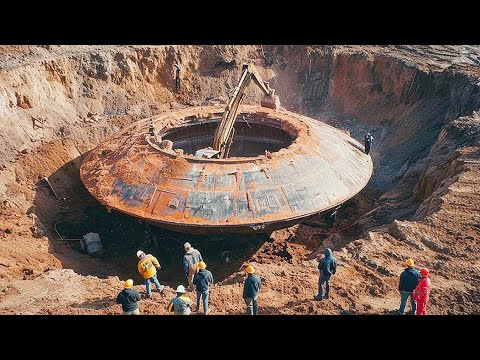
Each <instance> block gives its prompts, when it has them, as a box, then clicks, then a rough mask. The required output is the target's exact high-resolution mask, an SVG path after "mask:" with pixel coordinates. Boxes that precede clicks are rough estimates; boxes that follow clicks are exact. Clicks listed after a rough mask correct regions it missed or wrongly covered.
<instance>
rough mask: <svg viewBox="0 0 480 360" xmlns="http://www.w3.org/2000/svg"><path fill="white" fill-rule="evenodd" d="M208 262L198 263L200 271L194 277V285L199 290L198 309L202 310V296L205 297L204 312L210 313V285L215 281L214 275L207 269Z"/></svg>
mask: <svg viewBox="0 0 480 360" xmlns="http://www.w3.org/2000/svg"><path fill="white" fill-rule="evenodd" d="M206 267H207V264H205V263H204V262H203V261H200V262H199V263H198V269H199V270H198V272H197V273H196V274H195V276H194V277H193V285H195V289H196V290H197V311H200V298H202V299H203V313H204V314H205V315H208V285H209V284H212V283H213V275H212V273H211V272H210V271H208V270H207V269H205V268H206Z"/></svg>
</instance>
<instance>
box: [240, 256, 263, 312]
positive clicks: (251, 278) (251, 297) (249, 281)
mask: <svg viewBox="0 0 480 360" xmlns="http://www.w3.org/2000/svg"><path fill="white" fill-rule="evenodd" d="M246 270H247V273H248V276H247V278H246V280H245V283H244V284H243V300H244V301H245V304H246V305H247V315H257V313H258V291H259V290H260V287H261V286H262V280H260V277H258V276H257V275H254V274H253V273H254V272H255V268H254V267H253V266H252V265H248V266H247V269H246Z"/></svg>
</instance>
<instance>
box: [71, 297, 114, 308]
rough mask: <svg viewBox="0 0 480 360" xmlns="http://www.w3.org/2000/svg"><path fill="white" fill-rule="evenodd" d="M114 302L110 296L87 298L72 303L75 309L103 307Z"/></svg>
mask: <svg viewBox="0 0 480 360" xmlns="http://www.w3.org/2000/svg"><path fill="white" fill-rule="evenodd" d="M114 304H115V301H114V300H112V298H111V297H104V298H103V299H97V300H87V301H84V302H81V303H78V304H73V305H72V307H73V308H75V309H105V308H107V307H110V306H112V305H114Z"/></svg>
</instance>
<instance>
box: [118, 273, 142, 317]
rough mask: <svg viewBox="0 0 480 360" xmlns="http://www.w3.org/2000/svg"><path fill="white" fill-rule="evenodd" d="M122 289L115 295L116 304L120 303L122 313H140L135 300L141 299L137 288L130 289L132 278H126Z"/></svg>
mask: <svg viewBox="0 0 480 360" xmlns="http://www.w3.org/2000/svg"><path fill="white" fill-rule="evenodd" d="M123 286H124V289H123V290H122V291H120V293H119V294H118V295H117V304H121V305H122V310H123V315H140V308H139V306H138V303H137V301H140V300H142V298H141V297H140V294H139V292H138V291H137V290H135V289H132V287H133V280H132V279H128V280H127V281H125V282H124V283H123Z"/></svg>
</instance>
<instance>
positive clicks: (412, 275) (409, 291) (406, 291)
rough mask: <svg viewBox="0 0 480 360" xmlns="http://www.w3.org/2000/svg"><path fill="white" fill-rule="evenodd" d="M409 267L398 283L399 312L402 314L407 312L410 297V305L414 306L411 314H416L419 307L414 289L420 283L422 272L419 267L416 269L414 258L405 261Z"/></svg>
mask: <svg viewBox="0 0 480 360" xmlns="http://www.w3.org/2000/svg"><path fill="white" fill-rule="evenodd" d="M405 264H406V265H407V267H406V268H405V270H403V272H402V273H401V274H400V281H399V283H398V291H400V296H401V300H400V309H398V313H399V314H400V315H404V314H405V307H406V306H407V300H408V298H409V297H410V305H411V307H412V309H411V314H415V311H416V309H417V303H416V302H415V300H414V299H413V290H415V288H416V287H417V285H418V279H420V273H419V272H418V270H417V269H415V268H414V267H413V266H414V263H413V260H412V259H407V261H405Z"/></svg>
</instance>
